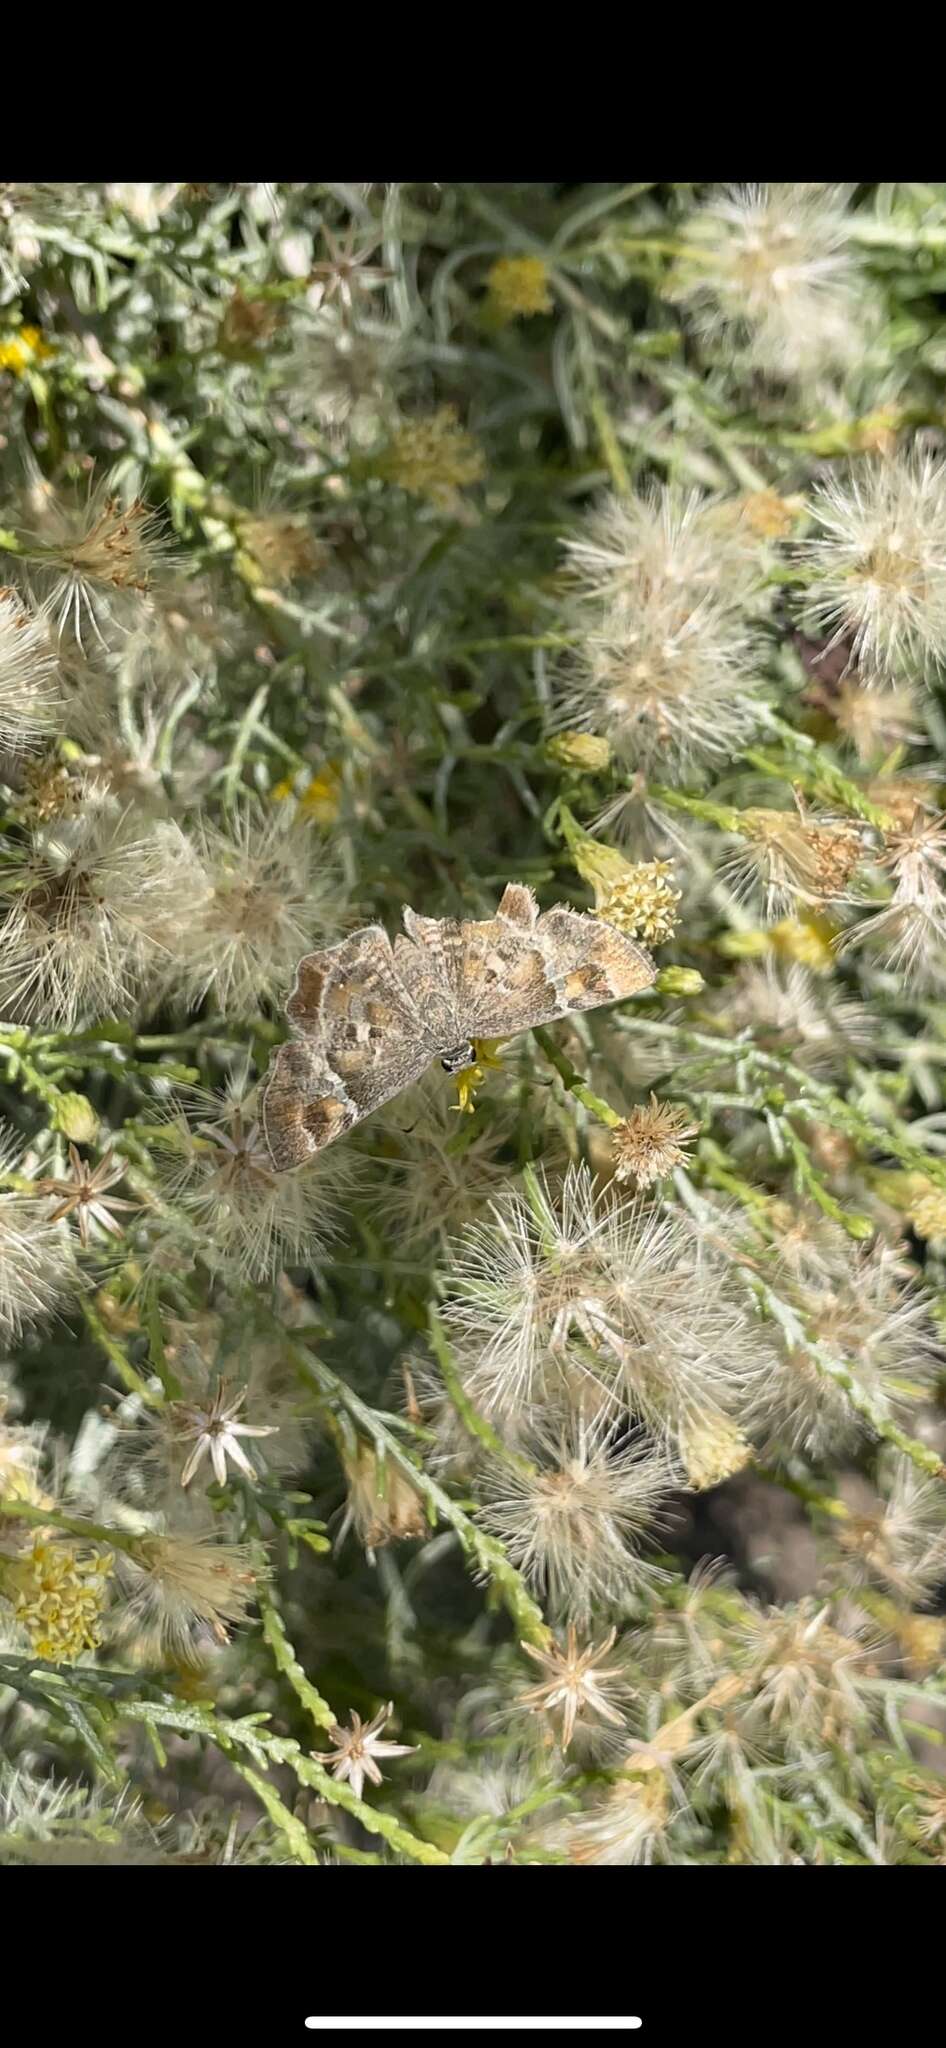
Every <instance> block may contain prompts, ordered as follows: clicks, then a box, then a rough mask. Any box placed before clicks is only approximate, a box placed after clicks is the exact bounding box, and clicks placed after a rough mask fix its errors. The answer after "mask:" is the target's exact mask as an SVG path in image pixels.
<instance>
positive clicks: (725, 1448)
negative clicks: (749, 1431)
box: [681, 1415, 752, 1493]
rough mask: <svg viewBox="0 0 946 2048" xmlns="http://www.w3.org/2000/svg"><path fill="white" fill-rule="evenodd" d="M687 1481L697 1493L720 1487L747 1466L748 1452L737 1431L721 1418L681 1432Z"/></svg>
mask: <svg viewBox="0 0 946 2048" xmlns="http://www.w3.org/2000/svg"><path fill="white" fill-rule="evenodd" d="M681 1448H682V1450H683V1458H684V1463H685V1465H686V1473H687V1481H688V1484H689V1485H690V1486H692V1487H693V1488H694V1489H695V1491H696V1492H697V1493H703V1492H705V1491H706V1490H707V1489H708V1488H709V1487H711V1486H721V1485H722V1483H723V1480H724V1479H731V1478H732V1476H733V1473H734V1472H741V1471H742V1470H743V1468H744V1467H745V1466H746V1465H748V1463H749V1460H750V1458H751V1456H752V1449H751V1446H750V1444H749V1443H748V1442H747V1440H746V1438H745V1437H744V1436H743V1434H742V1431H741V1429H739V1428H737V1426H736V1424H735V1423H734V1422H730V1421H728V1420H727V1418H726V1417H725V1416H724V1415H707V1417H706V1419H705V1420H702V1419H701V1420H699V1421H695V1422H694V1423H692V1424H691V1426H690V1428H688V1429H686V1430H685V1431H684V1432H683V1438H682V1445H681Z"/></svg>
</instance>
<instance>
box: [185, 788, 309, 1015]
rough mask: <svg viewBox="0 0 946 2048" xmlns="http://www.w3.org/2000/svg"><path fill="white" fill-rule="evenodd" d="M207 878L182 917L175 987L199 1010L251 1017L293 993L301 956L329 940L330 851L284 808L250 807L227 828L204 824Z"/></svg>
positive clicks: (200, 849)
mask: <svg viewBox="0 0 946 2048" xmlns="http://www.w3.org/2000/svg"><path fill="white" fill-rule="evenodd" d="M195 848H196V856H197V861H198V863H199V868H200V877H199V881H198V885H197V888H196V890H195V893H194V896H193V898H192V900H191V902H190V903H189V904H188V914H187V917H186V919H182V920H181V924H180V928H179V930H178V932H177V934H176V942H175V946H174V949H173V954H171V953H170V952H169V956H168V960H167V982H168V986H169V988H171V989H173V990H175V991H176V992H177V993H178V994H180V996H181V997H182V998H183V999H184V1000H185V1001H186V1003H187V1005H188V1007H190V1008H193V1007H196V1005H197V1004H199V1003H201V1002H202V1001H203V1000H204V999H205V997H208V996H210V995H212V996H213V999H214V1001H215V1003H216V1004H217V1006H218V1007H219V1009H220V1010H221V1011H222V1012H223V1013H224V1014H225V1015H226V1016H230V1017H232V1016H237V1017H251V1016H256V1015H258V1014H259V1011H260V1009H261V1008H262V1007H265V1006H266V1005H267V1004H268V1003H272V1002H274V1001H276V1000H277V999H278V998H280V997H282V996H284V995H285V994H286V991H287V990H288V988H289V987H290V985H291V982H292V977H293V974H294V972H295V969H296V967H297V965H298V962H299V959H300V958H301V956H302V954H303V953H305V952H307V951H308V950H310V949H311V947H312V946H314V945H316V944H317V943H318V941H319V940H320V939H324V938H325V937H326V936H327V935H328V933H329V932H330V930H331V928H332V925H333V922H334V921H335V919H336V918H337V913H338V892H337V882H336V879H335V877H334V876H333V875H332V873H331V872H330V868H329V864H328V861H327V858H326V854H325V849H324V845H323V844H322V842H321V841H320V839H319V838H318V836H317V834H315V833H314V832H312V831H311V829H310V828H309V827H308V826H307V825H306V824H305V823H304V822H303V823H302V824H296V823H294V822H293V820H292V819H291V818H289V817H288V816H287V815H286V811H285V810H283V809H279V810H276V811H275V812H274V813H273V815H272V816H269V817H267V816H266V815H265V813H264V812H262V811H261V810H260V809H258V808H257V806H256V805H254V804H252V803H250V802H246V803H244V804H242V805H241V806H240V807H239V808H238V809H236V810H235V811H234V812H233V813H232V814H231V815H230V816H229V817H228V818H227V820H226V822H225V823H223V824H215V823H212V822H211V821H209V820H207V819H204V820H202V821H200V822H199V823H198V824H197V825H196V827H195Z"/></svg>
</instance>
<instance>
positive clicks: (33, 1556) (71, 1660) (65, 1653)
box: [6, 1530, 112, 1664]
mask: <svg viewBox="0 0 946 2048" xmlns="http://www.w3.org/2000/svg"><path fill="white" fill-rule="evenodd" d="M111 1569H112V1559H111V1557H110V1556H108V1555H107V1554H106V1555H103V1554H102V1553H100V1552H95V1553H93V1554H91V1555H87V1556H83V1555H82V1554H81V1553H80V1552H79V1551H78V1550H77V1549H76V1548H75V1546H74V1545H73V1544H71V1543H61V1542H59V1541H58V1540H57V1539H55V1538H53V1537H51V1536H49V1535H48V1534H47V1533H46V1532H44V1531H43V1530H37V1532H36V1534H35V1535H34V1537H33V1541H32V1545H31V1547H30V1549H29V1550H28V1551H27V1552H26V1553H25V1555H24V1556H23V1557H21V1558H19V1559H17V1561H16V1563H15V1564H13V1565H10V1566H9V1567H8V1569H7V1574H6V1576H7V1579H8V1581H9V1582H10V1584H11V1587H15V1593H14V1600H13V1606H14V1613H15V1615H16V1618H17V1621H18V1622H19V1624H20V1627H21V1628H23V1629H25V1631H26V1633H27V1635H28V1637H29V1639H30V1644H31V1647H32V1649H33V1651H34V1653H35V1655H36V1656H37V1657H45V1658H48V1660H49V1662H50V1663H51V1664H75V1663H76V1662H77V1660H78V1659H79V1657H81V1655H82V1653H83V1651H84V1650H95V1649H97V1648H98V1645H99V1643H100V1642H101V1640H102V1626H101V1624H102V1614H103V1611H104V1607H105V1597H106V1590H107V1581H108V1576H109V1573H110V1572H111Z"/></svg>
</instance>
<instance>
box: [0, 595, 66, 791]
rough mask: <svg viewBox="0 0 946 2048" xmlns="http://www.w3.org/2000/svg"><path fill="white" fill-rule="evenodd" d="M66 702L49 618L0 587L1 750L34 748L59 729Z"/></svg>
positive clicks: (4, 751)
mask: <svg viewBox="0 0 946 2048" xmlns="http://www.w3.org/2000/svg"><path fill="white" fill-rule="evenodd" d="M60 701H61V693H60V688H59V682H58V677H57V673H56V661H55V655H54V652H53V648H52V645H51V642H50V638H49V627H48V623H47V621H46V619H45V618H44V617H43V616H42V614H38V613H34V612H31V611H30V610H29V609H28V608H27V606H26V605H25V604H24V603H23V601H22V599H21V598H20V597H19V595H18V594H17V592H16V591H15V590H0V753H8V754H15V753H23V752H25V753H34V752H35V751H36V749H37V748H38V747H39V746H40V745H41V743H42V741H43V740H44V739H46V738H47V737H48V735H49V734H50V733H52V732H53V731H54V730H55V727H56V718H57V713H58V711H59V707H60Z"/></svg>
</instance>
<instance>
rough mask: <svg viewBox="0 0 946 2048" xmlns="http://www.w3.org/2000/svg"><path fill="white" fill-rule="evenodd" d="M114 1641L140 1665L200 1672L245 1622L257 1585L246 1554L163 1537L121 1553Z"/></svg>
mask: <svg viewBox="0 0 946 2048" xmlns="http://www.w3.org/2000/svg"><path fill="white" fill-rule="evenodd" d="M116 1568H117V1583H118V1587H119V1591H120V1594H121V1601H120V1605H119V1607H118V1610H117V1614H116V1616H115V1620H114V1627H115V1632H116V1635H117V1638H118V1640H119V1641H120V1642H121V1643H122V1644H123V1645H126V1646H127V1648H128V1650H129V1651H130V1652H131V1654H133V1655H134V1656H135V1658H136V1659H137V1660H139V1661H141V1662H143V1663H170V1662H174V1663H178V1664H184V1665H191V1666H199V1665H201V1664H202V1663H204V1662H205V1660H206V1657H207V1655H208V1653H209V1652H211V1651H212V1650H213V1649H215V1648H219V1647H220V1645H221V1644H223V1643H226V1642H227V1641H228V1640H229V1634H230V1630H231V1628H232V1627H233V1626H234V1625H235V1624H236V1623H238V1622H240V1621H242V1620H243V1618H244V1616H245V1614H246V1611H247V1608H248V1607H249V1604H250V1601H251V1600H252V1597H253V1586H254V1583H255V1580H254V1572H253V1569H252V1559H251V1554H250V1551H249V1549H248V1548H247V1547H245V1546H243V1545H240V1544H232V1543H218V1542H217V1541H216V1538H215V1537H214V1536H209V1535H205V1534H203V1533H197V1534H193V1535H191V1534H183V1533H177V1532H172V1531H170V1530H168V1531H167V1532H166V1533H164V1534H163V1535H147V1536H141V1537H140V1538H139V1539H138V1542H137V1544H136V1546H135V1554H134V1556H133V1557H132V1556H131V1555H130V1554H128V1553H127V1552H119V1553H118V1555H117V1558H116Z"/></svg>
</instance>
